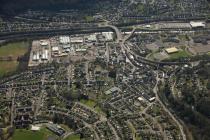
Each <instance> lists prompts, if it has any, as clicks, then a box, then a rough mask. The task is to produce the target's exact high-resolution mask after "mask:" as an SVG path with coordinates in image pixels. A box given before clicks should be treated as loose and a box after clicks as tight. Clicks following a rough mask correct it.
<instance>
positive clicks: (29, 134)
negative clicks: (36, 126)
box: [11, 128, 54, 140]
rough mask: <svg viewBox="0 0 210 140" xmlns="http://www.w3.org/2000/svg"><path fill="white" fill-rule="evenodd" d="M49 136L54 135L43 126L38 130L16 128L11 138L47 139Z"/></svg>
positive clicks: (21, 139) (19, 139)
mask: <svg viewBox="0 0 210 140" xmlns="http://www.w3.org/2000/svg"><path fill="white" fill-rule="evenodd" d="M49 136H54V135H53V134H52V132H50V131H49V130H47V129H46V128H42V129H41V130H40V131H36V132H34V131H31V130H25V129H16V130H15V133H14V135H13V136H12V139H11V140H47V138H48V137H49Z"/></svg>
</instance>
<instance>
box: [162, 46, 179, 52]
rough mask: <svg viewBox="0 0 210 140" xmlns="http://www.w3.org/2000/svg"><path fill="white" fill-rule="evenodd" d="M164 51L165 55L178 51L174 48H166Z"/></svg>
mask: <svg viewBox="0 0 210 140" xmlns="http://www.w3.org/2000/svg"><path fill="white" fill-rule="evenodd" d="M165 50H166V52H167V53H175V52H178V51H179V50H178V49H177V48H176V47H171V48H166V49H165Z"/></svg>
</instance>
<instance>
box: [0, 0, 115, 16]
mask: <svg viewBox="0 0 210 140" xmlns="http://www.w3.org/2000/svg"><path fill="white" fill-rule="evenodd" d="M104 1H110V2H115V1H119V0H2V2H1V4H0V13H2V14H7V15H15V14H17V13H18V12H22V11H25V10H27V9H36V10H61V9H72V8H77V9H86V8H88V9H90V8H91V7H94V4H96V3H98V2H104Z"/></svg>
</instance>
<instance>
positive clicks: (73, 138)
mask: <svg viewBox="0 0 210 140" xmlns="http://www.w3.org/2000/svg"><path fill="white" fill-rule="evenodd" d="M64 140H80V136H79V135H71V136H69V137H67V138H66V139H64Z"/></svg>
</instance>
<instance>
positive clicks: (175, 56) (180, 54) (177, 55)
mask: <svg viewBox="0 0 210 140" xmlns="http://www.w3.org/2000/svg"><path fill="white" fill-rule="evenodd" d="M169 56H170V58H169V59H178V58H185V57H190V55H189V54H188V53H187V52H186V51H183V50H180V51H179V52H177V53H173V54H170V55H169Z"/></svg>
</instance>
